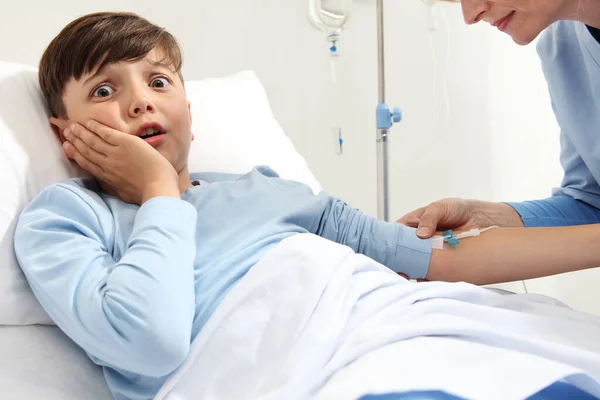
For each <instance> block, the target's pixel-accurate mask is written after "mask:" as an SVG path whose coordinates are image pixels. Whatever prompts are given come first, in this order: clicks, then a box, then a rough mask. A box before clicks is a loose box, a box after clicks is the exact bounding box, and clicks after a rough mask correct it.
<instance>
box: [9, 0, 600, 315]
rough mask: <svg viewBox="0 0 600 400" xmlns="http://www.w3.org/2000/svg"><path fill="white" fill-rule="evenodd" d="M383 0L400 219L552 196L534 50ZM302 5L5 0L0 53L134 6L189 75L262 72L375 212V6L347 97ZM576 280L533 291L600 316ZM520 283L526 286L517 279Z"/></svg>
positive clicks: (359, 9) (292, 126) (550, 156)
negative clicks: (446, 200)
mask: <svg viewBox="0 0 600 400" xmlns="http://www.w3.org/2000/svg"><path fill="white" fill-rule="evenodd" d="M385 6H386V18H385V20H386V51H387V54H386V56H387V60H386V65H387V78H388V79H387V92H388V102H389V104H390V105H392V106H400V107H401V108H402V109H403V111H404V121H403V122H402V123H400V124H398V125H397V126H396V127H394V128H393V130H392V133H391V143H390V155H391V163H390V168H391V171H390V174H391V193H390V198H391V215H392V216H393V217H400V216H401V215H402V214H404V213H406V212H408V211H410V210H412V209H414V208H416V207H419V206H422V205H424V204H426V203H428V202H431V201H434V200H436V199H439V198H442V197H450V196H459V197H468V198H479V199H486V200H524V199H534V198H541V197H545V196H547V195H549V194H550V189H551V187H552V186H555V185H558V184H559V182H560V177H561V171H560V168H559V166H558V131H557V127H556V123H555V121H554V118H553V116H552V113H551V110H550V105H549V100H548V97H547V93H546V88H545V84H544V81H543V77H542V75H541V71H540V68H539V62H538V60H537V57H536V54H535V49H534V48H533V47H532V46H530V47H525V48H520V47H518V46H516V45H514V44H513V43H512V42H510V40H509V39H508V38H507V37H505V36H504V35H501V34H499V33H497V32H494V31H493V29H492V28H489V27H487V26H483V25H482V26H470V27H469V26H466V25H464V23H463V22H462V16H461V13H460V7H459V6H458V5H452V4H445V5H444V6H443V7H444V9H445V10H446V11H447V14H448V28H446V27H445V24H444V20H443V17H442V15H441V14H438V24H437V25H438V30H437V31H436V32H434V33H433V34H432V35H431V36H430V32H429V31H428V25H427V13H426V6H425V5H424V4H423V3H422V2H421V1H419V0H402V1H386V2H385ZM305 8H306V7H305V1H304V0H285V1H281V0H220V1H207V0H204V1H191V0H171V1H169V2H164V1H157V0H147V1H144V2H140V1H133V0H129V1H123V0H118V1H117V0H104V1H103V2H102V3H88V2H81V1H75V0H55V1H53V2H45V1H41V0H34V1H33V2H12V3H9V4H6V5H4V10H3V11H4V15H6V16H9V17H8V18H5V20H4V21H3V24H1V25H0V37H2V38H4V39H3V40H2V41H1V42H0V55H1V56H0V57H2V59H4V60H8V61H15V62H22V63H26V64H30V65H36V64H37V62H38V60H39V57H40V55H41V53H42V51H43V50H44V48H45V46H46V45H47V44H48V42H49V41H50V39H51V38H52V37H53V36H54V35H56V34H57V33H58V31H59V30H60V29H61V28H62V27H63V26H64V25H65V24H66V23H68V22H69V21H70V20H72V19H73V18H75V17H77V16H79V15H82V14H85V13H88V12H93V11H100V10H127V11H134V12H138V13H140V14H142V15H143V16H145V17H147V18H148V19H150V20H152V21H154V22H156V23H158V24H160V25H163V26H165V27H167V29H169V30H170V31H171V32H172V33H173V34H174V35H175V36H176V37H177V38H178V39H179V40H180V42H181V44H182V46H183V48H184V55H185V65H184V70H183V72H184V75H185V77H186V79H200V78H203V77H207V76H222V75H225V74H229V73H232V72H235V71H239V70H241V69H254V70H256V72H257V74H258V76H259V78H260V79H261V80H262V82H263V84H264V85H265V87H266V89H267V92H268V94H269V98H270V100H271V104H272V108H273V110H274V112H275V115H276V117H277V118H278V120H279V121H280V123H281V124H282V126H283V127H284V129H285V130H286V132H287V133H288V135H289V136H290V137H291V138H292V140H293V142H294V144H295V145H296V147H297V149H298V150H299V151H300V152H301V153H302V154H303V155H304V156H305V157H306V159H307V161H308V163H309V165H310V167H311V168H312V170H313V171H314V172H315V174H316V176H317V178H318V179H319V180H320V182H321V183H322V185H323V187H324V188H325V190H327V191H328V192H330V193H331V194H333V195H336V196H338V197H341V198H343V199H345V200H346V201H348V202H349V203H351V204H352V205H354V206H356V207H359V208H361V209H362V210H364V211H365V212H368V213H370V214H372V215H376V211H377V201H376V179H375V177H376V163H375V161H376V160H375V151H376V147H375V130H374V108H375V105H376V103H377V69H376V62H377V54H376V26H375V1H374V0H355V2H354V16H353V18H352V19H351V21H350V23H349V25H348V30H347V31H345V32H344V33H343V34H342V40H341V42H340V49H341V54H342V59H341V60H340V66H339V69H340V73H341V74H342V75H343V79H342V81H341V84H340V86H339V91H340V93H339V96H338V97H335V96H334V93H333V91H332V87H331V83H330V76H329V59H328V54H327V44H326V42H325V36H324V34H322V33H320V32H317V31H316V30H314V29H313V28H312V27H311V26H310V25H309V24H308V22H307V21H306V17H305ZM439 11H440V9H438V11H437V12H438V13H439ZM6 38H11V39H10V40H7V39H6ZM430 40H431V43H432V45H433V47H434V50H435V57H436V59H437V63H436V64H433V62H432V53H431V50H430ZM448 43H449V46H448ZM447 52H449V57H450V58H449V64H448V68H447V69H446V68H445V60H446V56H447V55H448V53H447ZM434 71H436V74H437V84H436V85H435V86H434V82H433V76H434ZM444 77H446V78H447V79H444ZM445 81H447V85H446V89H447V94H448V98H449V107H450V113H449V115H448V114H446V109H445V106H446V104H445V101H444V82H445ZM434 92H435V95H434ZM340 99H341V100H340ZM436 101H437V103H436ZM436 104H437V106H436ZM336 106H341V107H343V109H344V113H343V116H344V117H343V120H342V121H343V123H342V126H343V132H344V137H345V145H344V154H343V155H341V156H340V155H337V154H336V151H335V150H336V147H335V140H334V137H333V135H332V133H331V132H330V128H331V127H332V126H333V125H334V123H333V121H331V118H329V117H328V113H329V111H331V110H332V109H334V107H336ZM581 274H586V275H585V278H586V281H582V279H580V278H579V277H578V275H573V276H572V277H568V278H564V279H563V278H562V277H561V278H551V280H542V281H536V282H531V284H530V289H535V290H537V291H540V292H544V293H548V294H550V295H553V296H557V297H560V298H563V299H566V300H567V302H569V303H570V304H572V305H574V306H576V307H578V308H581V309H585V310H588V311H595V312H598V313H599V314H600V301H594V298H593V297H591V296H593V295H592V287H593V286H592V285H591V283H590V282H593V281H594V279H595V281H596V282H598V281H599V280H600V276H599V275H600V273H598V271H596V272H594V273H590V272H584V273H580V275H581ZM590 274H595V278H594V279H590ZM573 282H575V283H573ZM573 285H577V289H575V288H574V287H573ZM585 285H588V286H585ZM511 288H512V289H514V290H517V291H521V286H519V285H513V286H511ZM586 288H587V289H586ZM577 293H579V294H577ZM581 293H584V295H581ZM594 307H595V308H594Z"/></svg>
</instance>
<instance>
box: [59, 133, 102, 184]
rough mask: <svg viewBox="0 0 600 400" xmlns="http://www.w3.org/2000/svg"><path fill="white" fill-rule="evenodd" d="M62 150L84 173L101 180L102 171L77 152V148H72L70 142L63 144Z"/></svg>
mask: <svg viewBox="0 0 600 400" xmlns="http://www.w3.org/2000/svg"><path fill="white" fill-rule="evenodd" d="M63 149H64V150H65V153H67V156H68V157H69V158H70V159H72V160H75V162H76V163H77V164H78V165H79V166H80V167H81V168H83V169H84V170H85V171H87V172H89V173H90V174H92V175H93V176H94V177H96V178H102V177H103V176H104V170H103V169H102V168H100V167H99V166H98V165H96V164H94V163H93V162H92V161H90V160H89V159H87V158H85V157H84V156H83V155H82V154H81V153H80V152H79V150H77V148H76V147H75V146H73V144H72V143H70V142H64V143H63Z"/></svg>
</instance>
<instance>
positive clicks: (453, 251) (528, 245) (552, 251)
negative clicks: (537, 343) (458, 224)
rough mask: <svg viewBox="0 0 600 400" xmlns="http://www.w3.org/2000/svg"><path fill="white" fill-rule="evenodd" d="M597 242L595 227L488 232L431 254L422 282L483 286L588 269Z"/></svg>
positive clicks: (595, 261)
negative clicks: (425, 276) (447, 282)
mask: <svg viewBox="0 0 600 400" xmlns="http://www.w3.org/2000/svg"><path fill="white" fill-rule="evenodd" d="M599 242H600V224H595V225H581V226H569V227H553V228H498V229H492V230H490V231H487V232H485V233H483V234H481V236H478V237H473V238H468V239H464V240H461V241H460V243H459V244H458V245H457V246H455V247H452V248H451V247H449V246H447V245H446V244H444V246H445V247H444V250H434V251H433V254H432V256H431V265H430V267H429V272H428V275H427V279H429V280H442V281H451V282H455V281H465V282H470V283H474V284H478V285H484V284H491V283H501V282H511V281H519V280H525V279H532V278H539V277H543V276H548V275H555V274H560V273H564V272H572V271H578V270H582V269H587V268H593V267H597V266H599V265H600V246H598V243H599Z"/></svg>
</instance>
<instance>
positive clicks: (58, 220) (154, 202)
mask: <svg viewBox="0 0 600 400" xmlns="http://www.w3.org/2000/svg"><path fill="white" fill-rule="evenodd" d="M192 179H202V180H203V181H204V182H202V184H201V185H200V186H195V187H193V188H191V189H188V190H187V191H186V192H184V193H183V194H182V196H181V200H179V199H175V198H169V197H156V198H153V199H150V200H148V201H147V202H146V203H144V204H143V205H142V206H141V207H139V206H137V205H133V204H129V203H125V202H123V201H121V200H120V199H118V198H115V197H112V196H108V195H106V194H104V193H102V192H101V191H100V190H99V188H98V186H97V183H96V182H95V181H94V180H87V181H82V180H71V181H65V182H61V183H58V184H55V185H53V186H51V187H49V188H47V189H46V190H44V191H43V192H42V193H41V194H40V195H39V196H38V197H37V198H36V199H34V201H33V202H32V203H30V204H29V205H28V206H27V207H26V208H25V210H24V211H23V213H22V214H21V216H20V219H19V222H18V225H17V229H16V234H15V250H16V255H17V258H18V261H19V263H20V265H21V267H22V269H23V271H24V272H25V275H26V277H27V279H28V281H29V283H30V285H31V288H32V289H33V292H34V293H35V295H36V297H37V298H38V300H39V301H40V303H41V304H42V306H43V307H44V309H45V310H46V311H47V312H48V314H49V315H50V316H51V317H52V319H53V320H54V321H55V322H56V324H57V325H58V326H59V327H60V328H61V329H62V330H63V331H64V332H65V333H66V334H67V335H69V336H70V337H71V339H73V340H74V341H75V342H76V343H77V344H78V345H79V346H81V347H82V348H83V349H84V350H85V351H86V352H87V354H88V355H89V356H90V358H91V359H92V360H93V361H94V362H95V363H97V364H99V365H101V366H103V367H104V374H105V377H106V380H107V382H108V385H109V387H110V389H111V391H112V393H113V395H114V397H115V398H117V399H148V398H151V397H153V395H155V394H156V392H157V391H158V390H159V389H160V387H161V386H162V384H163V383H164V382H165V380H166V379H167V377H168V376H169V374H171V373H172V372H173V371H174V370H175V369H176V368H177V367H178V366H179V365H180V364H181V363H182V362H183V360H184V359H185V358H186V356H187V354H188V351H189V348H190V344H191V342H192V341H193V340H194V338H195V337H196V336H197V335H198V333H199V332H200V330H201V329H202V327H203V326H204V325H205V324H206V322H207V321H208V319H209V318H210V316H211V315H212V314H213V312H214V311H215V309H216V308H217V307H218V305H219V304H220V302H221V301H222V299H223V298H224V296H225V295H226V294H227V293H228V292H229V290H230V289H231V288H232V287H233V286H234V285H235V284H236V283H237V282H238V281H239V280H240V279H241V278H242V277H243V276H244V274H246V273H247V272H248V270H249V269H250V268H251V267H252V266H253V265H254V264H255V263H256V262H257V261H259V260H260V259H261V257H262V256H263V255H264V254H265V252H266V251H268V250H269V249H271V248H273V247H274V246H275V245H277V244H278V243H279V242H281V241H282V240H283V239H285V238H286V237H289V236H291V235H294V234H296V233H305V232H310V233H314V234H317V235H320V236H322V237H324V238H327V239H330V240H333V241H335V242H338V243H342V244H345V245H347V246H350V247H351V248H353V249H354V250H355V251H357V252H360V253H362V254H365V255H367V256H369V257H371V258H373V259H375V260H377V261H379V262H381V263H382V264H384V265H386V266H388V267H389V268H391V269H392V270H394V271H397V272H398V271H402V272H405V273H407V274H408V275H409V276H411V277H414V278H417V277H424V276H425V274H426V273H427V268H428V265H429V258H430V253H431V241H430V240H419V239H417V237H416V235H415V231H414V229H411V228H407V227H405V226H403V225H400V224H396V223H389V222H382V221H377V220H376V219H374V218H371V217H369V216H367V215H364V214H363V213H361V212H360V211H359V210H357V209H354V208H352V207H350V206H348V205H347V204H345V203H344V202H342V201H341V200H338V199H336V198H333V197H331V196H329V195H327V194H326V193H324V192H322V193H320V194H319V195H314V194H313V193H312V191H311V189H310V188H309V187H308V186H306V185H304V184H301V183H298V182H293V181H287V180H283V179H279V178H278V177H277V175H276V174H275V173H274V172H273V171H272V170H271V169H269V168H266V167H259V168H257V169H254V170H253V171H251V172H250V173H248V174H246V175H243V176H233V175H224V174H193V175H192ZM281 267H282V268H285V265H282V266H281Z"/></svg>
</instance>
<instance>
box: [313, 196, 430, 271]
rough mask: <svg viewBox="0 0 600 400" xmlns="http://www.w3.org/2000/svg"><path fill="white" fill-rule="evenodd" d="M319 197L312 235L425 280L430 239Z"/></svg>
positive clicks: (393, 223) (334, 200)
mask: <svg viewBox="0 0 600 400" xmlns="http://www.w3.org/2000/svg"><path fill="white" fill-rule="evenodd" d="M319 196H320V197H323V196H327V198H326V200H325V207H324V209H323V212H322V214H321V215H320V218H319V219H318V220H317V222H316V226H315V228H314V233H315V234H317V235H319V236H322V237H324V238H326V239H329V240H332V241H335V242H337V243H340V244H343V245H346V246H349V247H351V248H352V249H353V250H354V251H356V252H357V253H361V254H364V255H366V256H368V257H370V258H372V259H374V260H375V261H378V262H380V263H381V264H383V265H385V266H387V267H388V268H390V269H391V270H393V271H395V272H399V273H403V274H406V275H407V276H408V277H409V278H411V279H421V278H425V276H426V275H427V270H428V266H429V260H430V256H431V247H432V244H431V240H430V239H427V240H423V239H419V238H418V237H417V235H416V234H415V229H414V228H409V227H407V226H405V225H402V224H399V223H395V222H385V221H379V220H377V219H376V218H373V217H371V216H368V215H365V214H363V213H362V212H361V211H360V210H357V209H356V208H352V207H350V206H349V205H348V204H346V203H345V202H343V201H342V200H340V199H337V198H334V197H331V196H328V195H326V194H324V193H321V194H320V195H319Z"/></svg>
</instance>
